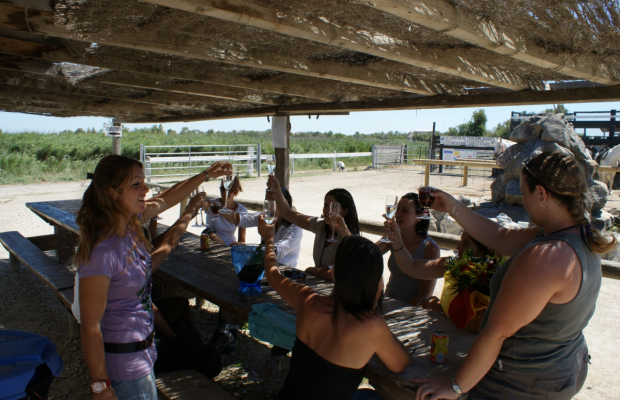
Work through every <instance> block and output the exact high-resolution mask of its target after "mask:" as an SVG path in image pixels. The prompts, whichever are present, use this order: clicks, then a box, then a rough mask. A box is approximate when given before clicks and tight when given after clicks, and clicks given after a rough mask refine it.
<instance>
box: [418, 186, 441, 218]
mask: <svg viewBox="0 0 620 400" xmlns="http://www.w3.org/2000/svg"><path fill="white" fill-rule="evenodd" d="M436 191H437V189H436V188H434V187H432V186H423V187H421V188H418V196H419V198H420V205H421V206H422V208H424V211H423V212H422V215H421V216H419V217H418V219H424V220H430V219H431V216H430V211H428V208H429V207H431V206H432V205H433V202H434V201H435V198H434V197H433V196H431V193H433V192H436Z"/></svg>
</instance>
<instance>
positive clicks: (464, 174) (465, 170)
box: [463, 165, 469, 186]
mask: <svg viewBox="0 0 620 400" xmlns="http://www.w3.org/2000/svg"><path fill="white" fill-rule="evenodd" d="M467 175H469V167H468V166H467V165H464V166H463V186H467Z"/></svg>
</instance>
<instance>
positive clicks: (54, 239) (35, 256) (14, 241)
mask: <svg viewBox="0 0 620 400" xmlns="http://www.w3.org/2000/svg"><path fill="white" fill-rule="evenodd" d="M74 240H75V238H74V237H73V236H72V235H70V234H69V233H66V234H60V235H48V236H37V237H33V238H25V237H24V236H22V235H21V234H20V233H19V232H16V231H11V232H1V233H0V242H1V243H2V245H3V246H4V247H5V248H6V249H7V251H8V252H9V263H10V266H11V269H12V270H13V271H17V270H19V267H20V264H24V265H25V266H26V267H28V269H30V271H32V273H34V274H35V275H36V276H37V277H38V278H39V279H40V280H41V281H42V282H43V283H45V284H46V285H47V286H49V287H50V288H51V289H52V290H53V291H54V293H55V294H56V295H57V296H58V299H59V300H60V302H61V303H62V304H63V305H64V306H65V307H66V308H67V310H68V320H69V337H70V338H72V339H77V338H79V332H80V329H79V326H78V324H77V321H76V320H75V318H74V317H73V314H72V313H71V304H72V303H73V285H74V283H75V274H74V273H73V272H72V271H70V270H69V268H67V267H66V266H64V265H62V264H59V263H57V262H56V261H54V260H52V259H51V258H50V257H48V256H47V255H45V254H44V253H43V251H47V250H57V249H58V248H71V247H72V246H74V245H75V241H74ZM35 243H36V244H37V245H35ZM59 243H61V244H59Z"/></svg>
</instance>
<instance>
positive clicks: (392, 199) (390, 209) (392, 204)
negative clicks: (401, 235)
mask: <svg viewBox="0 0 620 400" xmlns="http://www.w3.org/2000/svg"><path fill="white" fill-rule="evenodd" d="M396 207H398V196H394V195H388V196H387V198H386V199H385V216H386V217H387V218H388V219H392V218H394V214H396ZM379 241H380V242H383V243H392V241H391V240H390V239H388V237H387V236H386V237H384V238H382V239H380V240H379Z"/></svg>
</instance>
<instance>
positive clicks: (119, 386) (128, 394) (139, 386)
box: [112, 371, 157, 400]
mask: <svg viewBox="0 0 620 400" xmlns="http://www.w3.org/2000/svg"><path fill="white" fill-rule="evenodd" d="M112 387H113V388H114V391H115V392H116V397H118V400H157V386H155V372H153V371H151V373H150V374H148V375H146V376H143V377H142V378H138V379H134V380H133V381H125V380H120V379H112Z"/></svg>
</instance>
